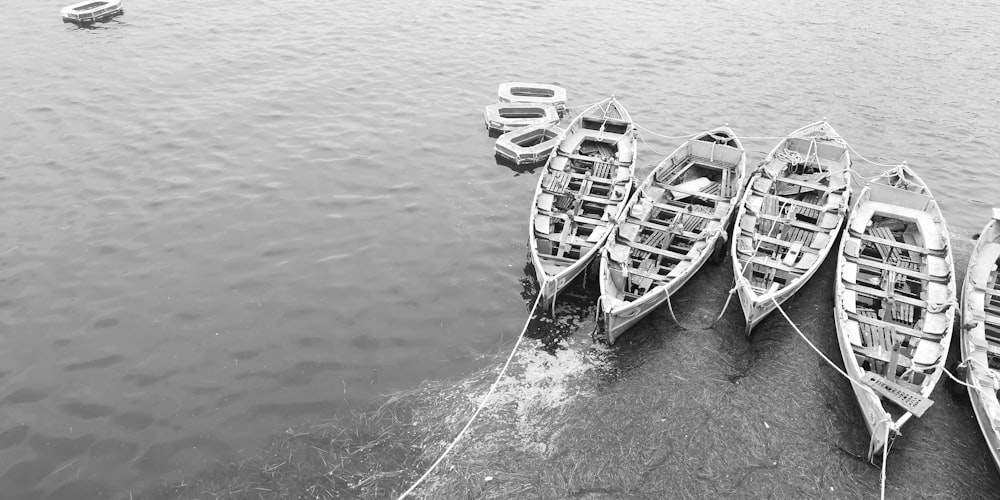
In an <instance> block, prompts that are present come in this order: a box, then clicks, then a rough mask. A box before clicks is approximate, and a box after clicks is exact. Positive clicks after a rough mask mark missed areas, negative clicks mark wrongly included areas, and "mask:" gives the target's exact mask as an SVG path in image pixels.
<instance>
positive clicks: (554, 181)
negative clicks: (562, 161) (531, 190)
mask: <svg viewBox="0 0 1000 500" xmlns="http://www.w3.org/2000/svg"><path fill="white" fill-rule="evenodd" d="M570 179H571V176H570V175H569V174H567V173H566V172H563V171H561V170H556V171H553V172H551V173H550V174H548V179H547V180H545V181H544V182H542V189H544V190H546V191H549V192H552V193H557V194H558V193H564V192H566V188H567V187H568V186H569V181H570Z"/></svg>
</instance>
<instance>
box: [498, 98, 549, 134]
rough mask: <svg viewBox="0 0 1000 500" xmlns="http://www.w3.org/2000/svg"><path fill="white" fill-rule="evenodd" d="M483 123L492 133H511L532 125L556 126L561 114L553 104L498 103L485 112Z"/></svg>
mask: <svg viewBox="0 0 1000 500" xmlns="http://www.w3.org/2000/svg"><path fill="white" fill-rule="evenodd" d="M483 121H485V122H486V129H487V130H488V131H490V132H510V131H511V130H514V129H517V128H521V127H528V126H532V125H543V126H544V125H555V124H556V123H559V112H558V111H557V110H556V107H555V106H553V105H551V104H532V103H526V102H497V103H493V104H490V105H488V106H486V109H485V110H483Z"/></svg>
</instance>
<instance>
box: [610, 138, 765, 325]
mask: <svg viewBox="0 0 1000 500" xmlns="http://www.w3.org/2000/svg"><path fill="white" fill-rule="evenodd" d="M746 174H747V172H746V152H745V151H744V150H743V145H742V144H741V143H740V140H739V139H738V138H737V137H736V134H734V133H733V131H732V130H731V129H730V128H729V127H719V128H715V129H712V130H709V131H707V132H703V133H701V134H698V135H696V136H695V137H694V138H692V139H691V140H689V141H687V142H685V143H684V144H681V145H680V147H678V148H677V149H676V150H674V152H673V153H671V154H670V155H669V156H667V157H666V158H665V159H664V160H663V161H662V162H660V164H659V165H657V166H656V168H654V169H653V171H652V172H650V174H649V175H648V176H647V177H646V179H645V180H644V181H643V182H642V184H640V185H639V188H638V189H637V190H636V192H635V193H634V194H633V195H632V198H631V199H630V200H629V202H628V203H627V204H626V206H625V209H624V210H623V211H622V214H621V215H620V216H619V219H618V222H617V225H616V226H615V228H614V229H613V230H612V232H611V236H609V238H608V242H607V243H606V244H605V247H604V250H603V251H602V252H601V263H600V277H599V282H600V286H601V298H600V301H599V303H598V307H599V310H600V314H601V316H600V320H601V325H600V328H601V329H602V330H603V331H604V332H605V334H606V335H607V339H608V342H609V343H614V342H615V340H616V339H617V338H618V337H619V336H621V335H622V333H624V332H625V331H626V330H627V329H628V328H629V327H631V326H632V325H634V324H635V323H637V322H638V321H639V320H640V319H642V318H643V317H645V316H646V315H648V314H649V313H650V312H652V311H653V309H655V308H656V307H657V306H659V305H660V304H662V303H663V302H664V301H666V300H667V299H668V296H669V295H673V294H674V293H675V292H676V291H677V290H678V289H680V287H682V286H684V284H685V283H687V282H688V280H690V279H691V277H692V276H694V274H695V273H696V272H697V271H698V270H699V269H701V267H702V266H703V265H704V264H705V262H706V261H707V260H708V258H709V257H710V256H711V255H712V254H713V252H714V251H715V250H716V246H717V245H725V241H726V232H727V231H728V229H729V223H730V221H731V218H732V215H733V213H735V209H736V202H737V201H738V200H739V199H740V196H741V195H742V194H743V188H744V185H745V182H746ZM723 248H724V247H723Z"/></svg>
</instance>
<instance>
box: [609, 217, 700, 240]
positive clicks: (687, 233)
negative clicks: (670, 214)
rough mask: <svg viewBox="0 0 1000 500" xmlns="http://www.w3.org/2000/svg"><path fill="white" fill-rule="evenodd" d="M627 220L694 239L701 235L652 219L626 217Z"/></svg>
mask: <svg viewBox="0 0 1000 500" xmlns="http://www.w3.org/2000/svg"><path fill="white" fill-rule="evenodd" d="M626 221H627V222H629V223H631V224H636V225H638V226H642V227H645V228H649V229H655V230H657V231H670V232H673V233H674V234H675V235H677V236H683V237H685V238H689V239H692V240H693V239H697V238H698V237H700V235H699V234H698V233H694V232H691V231H682V230H679V228H677V229H673V228H670V227H669V226H664V225H663V224H657V223H655V222H652V221H644V220H639V219H636V218H633V217H629V218H628V219H626Z"/></svg>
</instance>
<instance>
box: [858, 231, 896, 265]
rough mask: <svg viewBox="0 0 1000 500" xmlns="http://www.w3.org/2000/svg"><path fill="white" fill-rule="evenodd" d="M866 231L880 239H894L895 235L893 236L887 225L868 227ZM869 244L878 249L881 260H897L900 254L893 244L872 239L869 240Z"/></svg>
mask: <svg viewBox="0 0 1000 500" xmlns="http://www.w3.org/2000/svg"><path fill="white" fill-rule="evenodd" d="M866 232H867V233H868V234H871V235H872V236H874V237H876V238H878V239H879V240H882V241H896V237H895V236H893V234H892V230H891V229H889V228H887V227H870V228H868V231H866ZM869 244H871V245H874V246H875V248H876V249H877V250H878V253H879V255H881V256H882V260H883V261H885V262H899V260H900V255H899V250H898V247H896V246H894V245H887V244H885V243H882V242H880V241H872V242H869Z"/></svg>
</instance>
